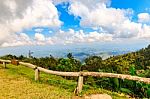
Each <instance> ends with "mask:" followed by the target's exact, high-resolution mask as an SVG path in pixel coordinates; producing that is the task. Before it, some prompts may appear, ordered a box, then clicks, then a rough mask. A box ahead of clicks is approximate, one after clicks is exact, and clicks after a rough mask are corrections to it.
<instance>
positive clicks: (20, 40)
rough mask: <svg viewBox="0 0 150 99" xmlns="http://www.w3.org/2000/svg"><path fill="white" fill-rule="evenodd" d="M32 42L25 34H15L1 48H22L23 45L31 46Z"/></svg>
mask: <svg viewBox="0 0 150 99" xmlns="http://www.w3.org/2000/svg"><path fill="white" fill-rule="evenodd" d="M32 44H33V42H32V40H31V39H30V38H29V36H28V35H27V34H25V33H20V34H15V35H13V37H12V38H10V39H9V40H7V41H6V42H4V43H3V44H2V45H1V46H2V47H8V46H23V45H32Z"/></svg>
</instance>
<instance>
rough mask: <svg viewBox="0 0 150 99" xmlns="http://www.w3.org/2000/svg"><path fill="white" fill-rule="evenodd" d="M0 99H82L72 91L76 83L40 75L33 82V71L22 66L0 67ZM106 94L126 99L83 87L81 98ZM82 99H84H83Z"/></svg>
mask: <svg viewBox="0 0 150 99" xmlns="http://www.w3.org/2000/svg"><path fill="white" fill-rule="evenodd" d="M0 83H1V84H0V89H1V90H0V99H4V98H5V99H12V98H19V99H72V98H73V99H82V98H83V97H76V96H74V94H73V91H74V89H75V87H76V82H75V81H73V80H66V79H64V78H62V77H60V76H55V75H48V74H44V73H42V74H41V80H40V81H39V82H35V81H34V71H33V70H31V69H29V68H26V67H24V66H21V65H19V66H15V65H7V69H4V68H2V66H0ZM97 93H107V94H109V95H111V96H112V98H113V99H126V98H125V96H124V94H118V93H115V92H111V91H108V90H104V89H99V88H97V89H93V88H92V87H89V86H88V85H85V86H84V90H83V93H82V94H81V95H82V96H84V95H88V94H97ZM83 99H84V98H83Z"/></svg>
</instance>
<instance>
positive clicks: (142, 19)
mask: <svg viewBox="0 0 150 99" xmlns="http://www.w3.org/2000/svg"><path fill="white" fill-rule="evenodd" d="M138 21H139V22H144V23H147V22H150V15H149V14H148V13H140V14H138Z"/></svg>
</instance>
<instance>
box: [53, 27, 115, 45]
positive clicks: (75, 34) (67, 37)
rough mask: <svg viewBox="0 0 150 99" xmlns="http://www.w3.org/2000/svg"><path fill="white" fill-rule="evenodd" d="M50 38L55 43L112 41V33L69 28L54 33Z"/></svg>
mask: <svg viewBox="0 0 150 99" xmlns="http://www.w3.org/2000/svg"><path fill="white" fill-rule="evenodd" d="M51 40H52V41H53V43H55V44H68V43H90V42H103V41H112V40H113V38H112V34H106V33H98V32H96V31H94V32H89V33H84V31H83V30H79V31H74V30H73V29H69V30H68V31H62V30H60V31H58V32H57V33H56V35H54V36H53V37H51Z"/></svg>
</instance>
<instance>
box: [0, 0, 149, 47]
mask: <svg viewBox="0 0 150 99" xmlns="http://www.w3.org/2000/svg"><path fill="white" fill-rule="evenodd" d="M0 6H1V10H0V11H1V12H2V13H1V14H0V29H1V30H2V31H1V34H0V35H3V36H2V37H0V47H12V46H33V45H34V46H37V45H49V46H51V45H67V44H80V43H82V44H85V45H86V44H89V43H92V44H96V43H97V42H98V43H104V44H105V43H110V44H112V43H114V44H115V43H120V45H121V44H124V43H135V45H136V44H137V46H138V42H142V43H143V44H148V43H149V41H150V33H149V31H150V2H149V0H87V1H86V0H74V1H72V0H52V1H51V0H29V1H28V2H25V1H24V0H21V2H18V1H17V0H14V1H3V2H2V3H1V4H0ZM6 39H9V40H6ZM124 41H126V42H124ZM94 42H95V43H94Z"/></svg>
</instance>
